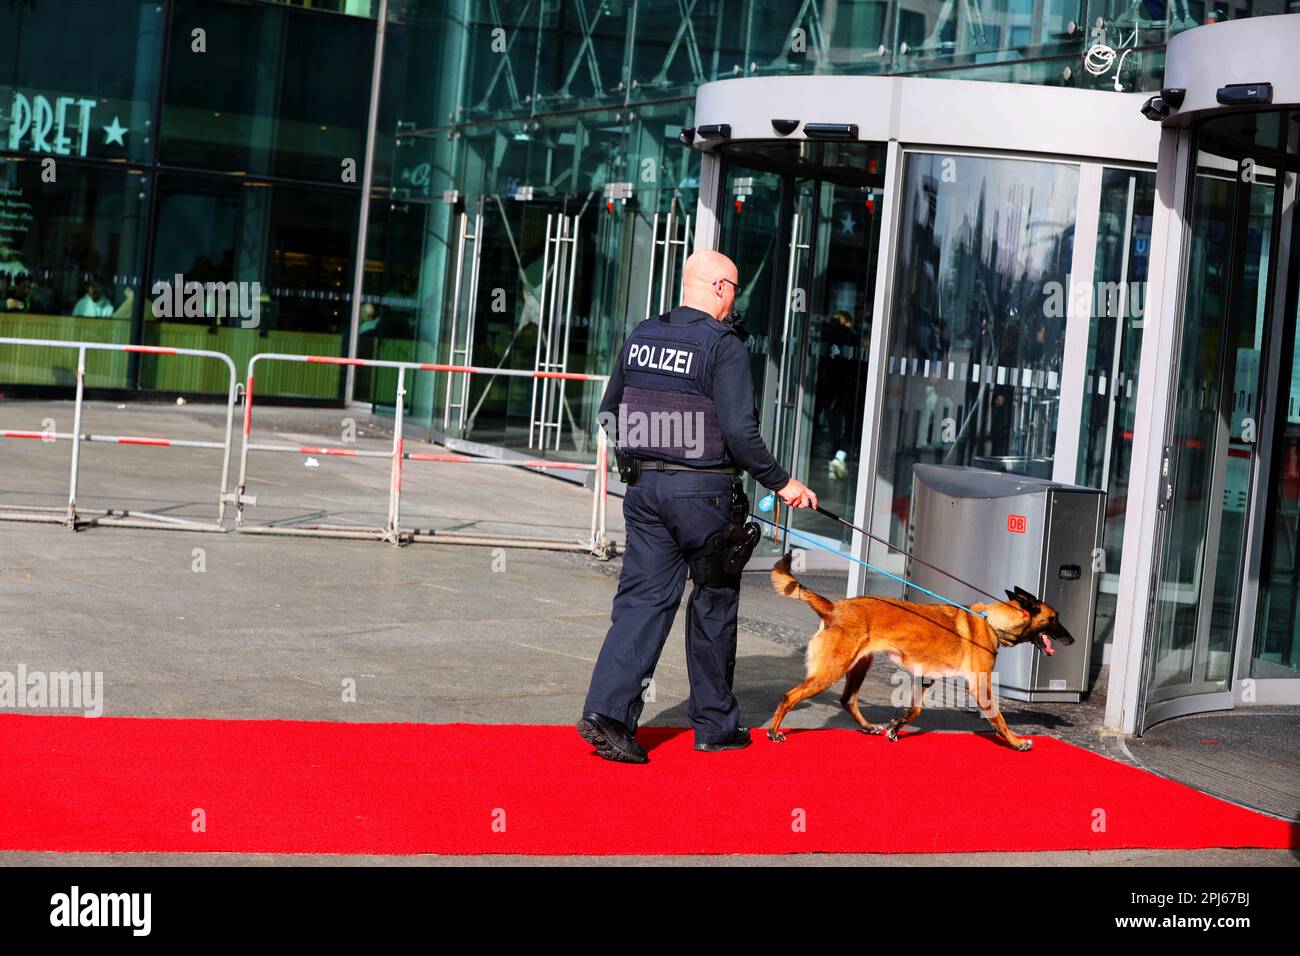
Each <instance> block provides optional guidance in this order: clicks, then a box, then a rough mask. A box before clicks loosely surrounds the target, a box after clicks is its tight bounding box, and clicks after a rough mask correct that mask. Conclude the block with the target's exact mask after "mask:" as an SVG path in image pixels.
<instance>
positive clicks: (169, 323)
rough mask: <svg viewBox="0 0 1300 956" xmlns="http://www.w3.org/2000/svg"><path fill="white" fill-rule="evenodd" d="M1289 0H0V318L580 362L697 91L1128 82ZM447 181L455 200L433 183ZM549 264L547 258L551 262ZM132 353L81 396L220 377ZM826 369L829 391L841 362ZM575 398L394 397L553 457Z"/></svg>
mask: <svg viewBox="0 0 1300 956" xmlns="http://www.w3.org/2000/svg"><path fill="white" fill-rule="evenodd" d="M1286 9H1287V6H1286V3H1285V2H1273V3H1267V2H1254V3H1251V2H1246V3H1235V4H1228V5H1218V6H1213V7H1211V6H1208V5H1205V4H1201V3H1198V2H1190V3H1184V4H1179V5H1170V6H1169V7H1168V9H1166V8H1165V7H1164V6H1163V5H1158V4H1156V5H1153V4H1148V5H1146V6H1139V7H1135V8H1131V7H1130V6H1129V5H1127V4H1123V3H1119V2H1118V0H1108V2H1105V3H1084V4H1077V3H1074V4H1060V3H1054V2H1052V0H1025V2H1024V3H1007V2H1006V0H996V2H995V0H971V2H967V3H962V4H953V3H945V2H940V0H921V2H913V0H890V2H882V0H870V2H845V0H840V2H835V3H832V2H814V3H809V4H803V5H791V4H787V3H778V2H774V0H700V2H698V3H693V4H691V5H689V6H688V7H687V8H683V7H681V5H680V4H678V3H677V2H676V0H610V2H603V3H598V4H593V3H591V2H589V0H547V2H544V3H536V4H499V3H495V2H490V0H387V2H381V0H45V2H41V3H11V4H6V5H4V6H3V8H2V9H0V37H3V38H4V39H3V40H0V43H4V44H5V45H6V47H7V49H8V51H9V55H8V56H6V57H5V59H4V66H3V67H0V170H3V178H4V182H5V184H6V185H5V189H6V196H5V203H6V205H5V216H4V218H3V219H2V220H0V267H2V268H0V282H2V283H3V284H4V289H3V290H0V291H3V293H4V294H3V297H0V305H4V306H5V308H4V309H3V310H0V325H2V326H3V327H5V329H6V331H8V332H10V333H12V334H21V335H23V336H31V337H44V338H60V339H72V338H79V339H86V340H99V341H112V342H135V343H142V344H184V345H187V346H191V347H193V346H195V345H197V344H198V343H200V342H202V343H203V345H202V347H205V348H215V349H218V350H220V351H224V352H226V353H228V354H230V355H231V356H232V357H233V358H235V360H236V361H237V362H243V361H244V360H245V359H246V357H247V356H249V355H251V354H254V353H255V352H257V351H265V350H269V349H275V350H277V351H285V352H298V353H302V352H322V353H325V354H330V355H343V354H346V353H347V351H348V349H349V347H350V339H351V335H352V333H353V328H352V324H353V316H354V314H355V315H356V329H355V334H356V338H357V354H358V355H361V356H370V357H384V358H402V359H409V358H416V357H419V358H421V359H428V360H434V359H446V358H447V357H448V356H449V355H450V354H451V351H452V350H453V349H455V350H456V353H457V355H458V356H459V360H461V361H472V362H474V363H476V364H480V365H489V366H491V365H497V364H501V365H502V366H503V367H508V368H533V367H536V366H539V365H546V366H548V367H550V366H553V367H555V368H557V369H565V370H568V371H602V370H603V369H604V366H605V364H606V363H607V361H608V359H609V357H610V356H611V355H612V354H613V353H614V351H615V350H616V349H617V347H618V344H619V342H620V340H621V338H622V336H623V334H624V333H625V332H626V330H627V328H628V327H629V325H630V324H631V323H633V322H635V321H636V320H637V319H639V318H640V317H642V316H643V315H645V314H647V313H648V312H649V311H652V307H657V306H658V304H659V303H660V302H667V301H670V300H671V298H672V296H671V295H670V294H667V293H666V292H665V290H667V289H671V287H672V285H673V282H674V271H675V269H676V268H677V267H678V266H679V264H680V261H681V258H682V257H683V255H684V254H685V253H686V252H688V251H689V242H690V241H691V237H692V225H693V217H694V211H695V207H696V203H697V200H698V196H699V175H700V157H699V155H698V153H696V152H693V151H691V150H686V149H683V148H681V146H680V144H679V143H678V142H677V141H676V134H677V131H678V130H679V129H680V128H681V127H683V126H688V125H690V124H691V115H692V102H693V98H694V94H695V90H696V88H697V87H698V86H699V85H700V84H701V83H705V82H708V81H711V80H715V79H720V78H727V77H737V76H776V75H779V76H787V75H792V74H794V75H797V74H805V73H806V74H811V73H878V74H883V73H891V74H916V75H933V76H954V77H962V78H979V79H987V80H994V81H1017V82H1031V83H1044V84H1053V85H1062V86H1076V87H1093V88H1100V89H1111V88H1119V89H1148V88H1153V87H1154V86H1156V85H1158V84H1157V78H1158V76H1159V72H1160V66H1161V62H1162V57H1163V50H1164V44H1165V43H1166V41H1167V39H1168V37H1169V36H1170V35H1171V34H1173V33H1175V32H1178V31H1180V30H1183V29H1186V28H1188V27H1190V26H1194V25H1196V24H1198V23H1201V22H1207V21H1212V20H1215V19H1224V18H1237V17H1242V16H1254V15H1259V14H1268V13H1279V12H1285V10H1286ZM381 12H382V13H383V15H384V17H385V19H384V22H383V23H382V24H381V23H380V22H379V20H378V19H377V18H378V17H379V16H380V14H381ZM1085 25H1086V26H1085ZM381 27H382V32H383V44H384V58H383V64H382V71H381V82H380V89H379V97H378V105H377V109H376V112H375V116H374V117H373V118H372V117H371V115H370V114H371V98H372V97H371V93H372V89H371V86H372V81H371V77H372V74H373V65H374V64H373V57H374V51H375V47H376V39H377V37H376V33H377V31H378V30H379V29H380V28H381ZM372 119H373V122H374V126H375V130H376V135H375V137H374V142H373V145H372V148H373V157H374V161H373V164H372V167H371V173H372V192H371V195H370V196H369V197H368V198H365V197H363V196H362V184H363V172H364V168H365V156H366V151H367V134H368V130H369V126H370V123H371V120H372ZM47 160H49V161H52V162H51V163H47V162H46V161H47ZM827 188H829V187H827V186H825V185H819V186H815V189H820V190H823V191H824V190H825V189H827ZM857 188H859V187H857V186H843V185H841V186H837V187H835V189H838V190H839V192H838V194H836V195H830V194H826V195H819V196H812V195H809V196H808V197H807V198H806V200H804V201H807V202H809V203H811V204H812V206H813V207H816V208H818V209H821V210H822V212H823V213H826V214H830V212H833V209H832V207H833V206H834V204H835V203H841V204H844V203H850V204H852V203H856V202H857V201H858V199H857V197H856V196H850V195H848V194H847V193H845V192H844V190H846V189H857ZM449 191H454V201H444V199H445V198H446V199H451V198H453V197H451V196H447V195H446V194H448V193H449ZM832 192H834V190H832ZM611 197H614V198H611ZM753 201H754V200H751V202H753ZM363 202H364V203H368V205H367V209H366V213H367V230H366V236H365V240H364V250H363V251H364V257H363V262H362V263H361V269H360V274H361V285H360V289H359V290H358V291H359V292H360V299H359V301H358V302H354V301H353V285H354V276H355V275H356V273H357V271H358V270H357V263H356V259H355V256H356V255H357V239H356V230H357V227H358V225H359V220H360V215H361V209H362V205H363ZM827 203H830V204H831V205H830V206H827V205H826V204H827ZM751 208H754V207H753V206H751ZM548 221H549V222H550V229H549V231H548ZM804 221H805V222H809V221H810V220H809V219H808V218H807V217H805V219H804ZM474 223H478V224H480V226H481V233H475V232H474V230H473V228H472V225H473V224H474ZM462 226H463V227H464V228H463V229H462ZM462 232H463V233H464V234H465V236H466V237H467V238H466V240H465V241H464V242H460V241H459V238H458V237H459V236H460V235H461V233H462ZM561 235H562V236H563V238H557V237H559V236H561ZM859 239H861V240H862V241H863V242H866V241H867V237H866V236H865V235H863V236H860V237H859ZM855 241H856V240H855ZM823 247H825V244H824V243H823ZM827 248H828V247H827ZM560 251H563V252H564V255H563V256H561V257H557V256H556V255H554V254H553V253H557V252H560ZM862 252H863V250H861V249H857V248H856V247H855V251H853V252H852V255H855V256H856V255H861V254H862ZM561 259H562V260H563V263H564V267H565V269H566V270H568V272H567V273H565V274H556V272H555V268H556V263H557V261H560V260H561ZM831 261H832V262H834V261H837V259H836V258H835V257H832V260H831ZM810 268H817V269H820V268H821V266H819V265H818V264H817V263H815V262H814V263H812V264H811V266H810ZM823 271H824V270H823ZM570 274H571V276H572V279H571V280H570V278H569V276H570ZM177 276H180V277H181V283H182V284H181V285H180V286H179V288H180V289H181V290H182V291H183V290H184V288H185V286H184V283H187V282H189V283H200V284H201V285H202V286H203V287H204V290H205V291H204V292H203V293H202V294H200V295H196V296H195V297H194V299H195V302H196V303H198V304H197V305H195V306H194V307H193V308H189V309H186V308H177V309H171V310H167V309H156V308H155V305H156V304H157V302H158V300H159V297H160V295H161V294H162V292H163V290H164V289H165V287H166V284H167V283H169V282H171V283H173V284H175V282H176V277H177ZM20 279H21V280H23V281H21V282H20V281H19V280H20ZM821 281H823V282H824V283H832V284H833V283H834V282H836V281H838V280H834V279H833V278H825V277H823V279H822V280H821ZM231 282H234V283H237V284H239V286H240V290H241V294H243V295H244V297H245V301H246V302H251V301H256V302H257V303H258V304H259V307H258V309H257V310H256V311H257V313H258V314H257V316H256V319H257V324H256V326H253V325H252V324H251V323H250V318H251V317H250V316H249V315H247V314H242V313H241V314H239V315H230V314H228V312H229V310H223V309H222V308H220V307H216V308H214V307H213V302H212V301H211V300H212V299H213V294H212V289H211V286H212V285H214V284H225V283H231ZM254 283H256V286H257V288H256V289H253V288H251V286H252V285H253V284H254ZM557 290H560V293H561V294H559V295H558V298H557ZM819 294H820V295H822V296H823V297H830V298H828V299H826V301H828V302H829V301H830V299H831V298H834V297H835V296H842V295H847V294H848V293H847V292H835V291H831V287H830V286H825V285H824V287H823V289H822V291H821V292H820V293H819ZM857 294H865V292H864V290H862V289H860V290H859V292H858V293H857ZM216 305H217V306H220V303H216ZM837 311H841V310H837V309H831V310H830V312H829V313H828V316H832V317H833V316H834V314H835V313H836V312H837ZM453 315H455V316H457V318H456V320H455V321H453V320H452V317H453ZM539 319H540V320H541V321H540V323H539ZM867 319H868V317H867V316H866V315H865V314H859V315H858V316H857V317H856V318H855V320H854V321H855V323H857V324H862V323H864V322H866V321H867ZM818 322H820V320H814V325H816V324H817V323H818ZM859 331H861V330H859V329H857V328H856V327H855V328H854V329H853V330H852V332H853V334H857V332H859ZM806 334H807V335H808V336H810V337H809V338H808V339H807V340H806V341H807V343H808V345H809V347H810V348H812V347H813V346H814V345H815V344H816V343H818V342H821V341H822V338H821V335H822V332H821V331H819V330H818V329H817V328H810V329H808V330H807V332H806ZM453 338H454V339H455V341H453ZM832 338H833V336H832ZM828 341H829V340H828ZM827 347H828V348H830V347H832V346H827ZM834 347H835V348H836V349H837V352H836V355H837V358H836V360H837V361H838V355H839V354H840V352H839V351H838V350H839V348H840V346H839V345H834ZM812 354H814V353H813V352H810V353H809V355H812ZM855 354H856V353H855ZM49 360H50V356H44V355H38V354H36V353H35V352H30V351H29V352H24V353H22V354H17V353H13V354H8V353H6V354H5V355H4V356H3V357H0V371H2V372H3V374H0V382H3V384H11V385H32V386H45V387H57V386H58V385H60V384H65V383H66V376H65V375H63V374H61V373H60V374H54V373H52V372H51V371H50V368H49V365H50V361H49ZM810 360H813V361H821V360H817V359H810ZM825 361H830V360H829V359H826V360H825ZM152 365H153V363H151V362H133V363H127V362H125V361H123V360H120V359H117V358H116V357H113V356H96V358H95V361H94V362H93V363H92V369H91V376H90V381H89V384H90V385H91V386H92V387H106V388H107V387H111V388H122V389H139V390H143V391H154V390H157V391H182V390H183V391H186V392H190V393H203V392H206V391H209V389H210V387H211V383H210V382H208V381H207V380H206V379H203V378H202V377H201V376H200V373H199V371H198V367H197V366H195V367H194V368H186V367H184V366H183V365H180V366H178V367H177V369H176V371H175V372H173V373H163V372H162V370H161V368H160V369H159V370H158V371H157V374H154V373H152V372H151V371H150V369H151V368H152ZM268 369H269V366H268ZM827 369H828V370H824V372H825V374H823V375H822V378H821V380H822V382H823V385H822V386H820V387H821V388H822V389H823V390H824V389H825V388H826V387H827V386H826V385H825V383H826V382H828V381H830V380H831V379H832V378H834V377H835V376H834V374H832V372H830V371H829V366H827ZM757 371H758V368H757V367H756V372H757ZM286 376H287V373H286ZM799 377H800V378H801V377H802V376H799ZM793 380H794V377H791V376H787V378H786V380H785V381H787V382H788V381H793ZM346 388H347V378H346V376H343V375H340V374H339V373H338V372H337V371H336V370H334V371H330V370H314V371H313V372H312V373H311V374H308V375H295V376H287V377H285V378H284V380H283V381H280V380H276V379H275V378H274V375H272V381H270V382H268V383H267V385H266V389H265V390H264V391H263V394H264V395H267V396H268V397H272V396H276V395H279V396H284V397H288V398H299V399H309V400H320V401H326V402H337V401H342V400H344V399H345V398H346V397H349V393H348V392H347V391H346ZM392 388H393V380H392V376H389V375H386V374H385V373H383V372H379V373H375V374H371V372H370V371H369V370H364V369H362V370H358V371H357V373H356V376H355V388H354V390H353V391H352V392H351V397H355V398H356V399H359V400H363V401H370V402H374V403H375V404H376V405H378V406H380V407H384V406H390V405H391V403H392V401H393V395H392ZM815 388H816V387H814V392H815ZM561 391H562V394H561ZM595 391H596V390H595V388H594V387H591V386H578V385H575V384H572V383H570V384H566V386H565V387H564V388H563V389H562V390H550V391H549V392H548V393H547V394H545V395H542V394H538V392H537V390H535V389H533V387H532V385H531V384H529V383H523V382H522V380H513V381H507V380H505V379H495V380H493V379H486V378H484V379H480V380H474V381H469V380H463V381H447V380H446V379H445V377H443V378H440V377H438V376H435V375H423V374H422V375H420V376H418V377H416V378H415V380H414V382H412V383H411V386H410V388H409V392H408V401H409V404H410V412H411V414H412V415H413V416H414V420H415V421H417V422H423V423H425V424H428V425H430V426H432V427H434V428H436V429H439V430H441V429H443V428H447V429H449V430H451V431H454V432H456V433H464V434H466V435H468V436H469V437H474V438H482V439H483V440H487V441H493V442H505V443H508V444H514V443H527V442H528V441H529V440H530V435H534V434H535V433H538V432H539V430H544V431H545V432H546V434H547V436H548V439H549V442H548V444H549V446H550V447H551V448H552V449H555V448H558V449H559V450H560V451H561V452H564V451H580V450H581V449H583V448H584V447H586V444H587V443H588V441H589V438H590V430H589V428H586V427H583V426H582V424H581V423H583V422H586V421H589V420H590V418H591V415H590V412H591V410H592V407H593V402H594V401H595V399H596V396H595ZM832 417H833V419H834V421H833V422H832V421H830V420H829V419H825V417H824V416H823V419H822V420H820V422H819V424H818V426H817V429H815V431H816V432H817V433H816V434H814V433H813V432H810V431H805V433H804V434H802V435H801V436H799V440H801V441H805V442H810V443H811V444H810V445H809V447H810V448H811V449H813V451H812V452H810V454H811V455H813V456H814V457H826V456H828V455H829V460H834V459H835V457H836V454H837V452H839V451H846V457H847V458H851V457H852V456H853V455H854V454H856V453H855V452H854V450H853V449H852V448H849V449H842V448H840V447H838V446H839V445H841V444H844V442H843V440H841V439H837V438H830V437H827V435H828V434H829V432H833V431H837V430H840V431H842V430H844V429H845V428H847V429H848V431H849V432H850V433H851V432H852V431H853V429H855V428H856V427H857V424H856V423H855V422H852V421H847V422H841V420H840V418H841V416H839V415H838V413H837V414H836V415H835V416H832ZM790 440H791V441H793V440H795V438H794V436H790ZM828 443H829V444H833V445H836V446H837V447H835V448H827V447H824V446H826V445H827V444H828ZM842 464H844V465H845V466H846V467H847V468H848V469H849V470H850V471H852V470H853V469H855V468H856V462H854V461H852V460H846V461H845V462H843V463H842ZM815 470H819V471H820V470H821V466H820V464H819V465H817V466H815ZM832 473H836V468H835V466H832V465H830V464H829V463H828V464H827V466H826V474H827V475H828V476H829V475H831V474H832ZM837 480H839V481H844V480H845V479H843V478H841V479H837ZM851 481H852V479H851V478H850V479H848V482H849V483H851ZM836 487H837V488H838V487H839V486H838V485H837V486H836ZM827 530H828V531H829V529H827Z"/></svg>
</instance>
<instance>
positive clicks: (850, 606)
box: [767, 554, 1074, 750]
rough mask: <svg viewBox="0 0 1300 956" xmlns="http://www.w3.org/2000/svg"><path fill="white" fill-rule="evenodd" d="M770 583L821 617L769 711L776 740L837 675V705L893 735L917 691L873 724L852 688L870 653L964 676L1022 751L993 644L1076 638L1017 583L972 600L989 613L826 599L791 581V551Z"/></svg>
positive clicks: (1050, 650)
mask: <svg viewBox="0 0 1300 956" xmlns="http://www.w3.org/2000/svg"><path fill="white" fill-rule="evenodd" d="M772 586H773V587H774V588H775V589H776V593H777V594H780V595H783V596H785V597H788V598H793V599H795V600H801V601H805V602H806V603H807V604H808V606H809V607H811V608H812V609H813V610H814V611H816V612H817V614H818V616H819V617H821V619H822V623H821V627H820V628H818V630H817V633H816V634H814V635H813V637H812V640H811V641H810V642H809V644H808V653H807V667H808V676H807V677H806V678H805V679H804V681H803V682H802V683H801V684H799V685H798V686H796V687H794V688H792V689H791V690H790V691H788V692H787V693H786V695H785V696H784V697H783V698H781V703H780V704H779V705H778V706H777V708H776V713H774V714H773V715H772V725H771V727H770V728H769V729H768V731H767V736H768V737H769V738H770V739H772V740H774V741H777V742H778V743H779V742H781V741H784V740H785V735H784V734H783V733H781V721H782V720H784V719H785V715H786V714H787V713H788V712H789V710H790V708H792V707H794V706H795V705H797V704H798V703H800V702H801V701H804V700H807V699H808V698H809V697H812V696H814V695H816V694H820V693H821V692H822V691H824V690H825V689H826V688H828V687H830V686H831V685H832V684H834V683H835V682H836V681H837V680H839V679H840V678H841V677H844V678H845V680H844V692H843V693H842V694H841V695H840V705H841V706H842V707H843V708H844V709H845V710H847V711H848V712H849V714H850V715H852V717H853V719H854V720H856V721H857V723H858V726H859V727H861V728H862V730H863V732H865V733H868V734H884V735H885V736H886V737H887V738H888V739H890V740H893V741H896V740H898V731H899V728H900V727H903V726H904V725H906V724H909V723H911V722H912V721H913V720H915V719H916V718H917V715H918V714H920V713H921V703H920V701H921V692H920V689H919V688H917V687H916V686H915V684H913V687H912V705H911V707H910V708H909V709H908V710H907V711H906V712H905V713H904V714H903V715H902V716H900V717H895V718H894V719H893V720H891V721H890V722H889V723H888V724H883V725H881V724H873V723H871V722H869V721H868V720H866V718H864V717H863V716H862V712H861V711H860V710H859V709H858V691H859V689H861V687H862V681H863V679H864V678H865V677H866V676H867V671H868V670H870V669H871V661H872V658H873V657H874V656H875V655H876V654H886V655H888V656H889V657H890V658H892V659H893V660H894V661H895V662H896V663H898V664H899V665H900V666H902V667H903V668H905V669H907V670H908V671H910V672H913V673H915V672H917V671H919V672H920V674H921V675H922V678H923V682H924V683H925V684H926V685H927V686H928V684H929V683H930V682H931V681H932V680H934V679H936V678H943V677H964V678H966V687H967V692H968V693H970V694H974V695H975V696H976V698H977V700H978V701H979V707H980V711H981V713H983V715H984V716H985V717H986V718H987V719H988V720H990V721H992V722H993V726H994V727H995V728H996V729H997V732H998V733H999V734H1000V735H1001V737H1002V739H1003V740H1005V741H1006V742H1007V743H1008V744H1010V745H1011V746H1012V747H1014V748H1015V749H1016V750H1028V749H1029V748H1030V747H1031V746H1032V744H1033V741H1031V740H1029V739H1027V738H1025V737H1017V736H1016V735H1015V734H1013V733H1012V732H1011V729H1010V728H1009V727H1008V726H1007V722H1006V720H1005V719H1004V718H1003V716H1002V714H1001V712H1000V711H999V710H998V705H997V700H996V699H995V698H994V696H993V693H992V687H993V684H992V675H993V660H994V658H995V657H996V656H997V653H998V648H1000V647H1014V646H1015V645H1017V644H1023V643H1025V642H1026V641H1031V642H1032V643H1033V644H1034V646H1035V647H1037V648H1038V649H1039V650H1041V651H1042V652H1043V653H1044V654H1049V655H1050V654H1055V653H1056V650H1055V648H1054V647H1053V646H1052V642H1053V640H1057V641H1060V642H1061V643H1062V644H1073V643H1074V638H1073V637H1072V636H1071V635H1070V632H1069V631H1067V630H1066V629H1065V628H1064V627H1063V626H1062V625H1061V622H1060V620H1059V618H1058V617H1057V614H1056V611H1055V610H1054V609H1053V608H1052V607H1050V606H1049V605H1047V604H1046V603H1044V602H1042V601H1040V600H1038V599H1037V598H1035V597H1034V596H1033V595H1032V594H1030V593H1029V592H1028V591H1024V590H1022V589H1021V588H1016V589H1015V591H1014V592H1013V591H1007V592H1006V595H1007V600H1006V601H998V602H995V603H993V604H972V605H971V610H973V611H982V612H983V613H984V614H985V615H987V618H982V617H978V616H977V615H975V614H968V613H967V612H966V611H964V610H962V609H961V608H958V607H953V606H952V605H951V604H914V603H912V602H910V601H899V600H893V599H891V598H878V597H858V598H848V599H845V600H841V601H830V600H827V599H826V598H824V597H822V596H821V595H820V594H816V593H814V592H813V591H810V590H808V589H807V588H806V587H804V586H803V585H802V584H800V583H799V582H798V581H797V580H796V579H795V577H794V575H793V574H791V573H790V555H789V554H787V555H786V556H785V557H784V558H782V559H781V560H780V561H779V562H778V563H777V565H776V567H774V568H773V569H772ZM846 675H847V676H846Z"/></svg>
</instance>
